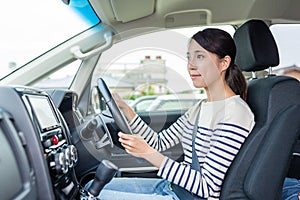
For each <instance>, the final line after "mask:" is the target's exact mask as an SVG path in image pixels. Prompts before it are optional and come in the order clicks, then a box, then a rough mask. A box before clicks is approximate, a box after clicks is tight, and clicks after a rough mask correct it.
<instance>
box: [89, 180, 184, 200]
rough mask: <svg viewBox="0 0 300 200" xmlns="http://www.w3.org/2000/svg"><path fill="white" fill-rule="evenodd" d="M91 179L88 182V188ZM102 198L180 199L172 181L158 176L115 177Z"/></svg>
mask: <svg viewBox="0 0 300 200" xmlns="http://www.w3.org/2000/svg"><path fill="white" fill-rule="evenodd" d="M90 184H91V181H90V182H89V183H87V185H86V186H85V188H88V187H89V185H90ZM98 198H99V199H101V200H111V199H114V200H129V199H130V200H153V199H155V200H180V199H179V198H178V197H177V196H176V194H175V193H174V192H173V191H172V189H171V187H170V182H169V181H167V180H164V179H158V178H113V179H112V180H111V181H110V182H109V183H108V184H107V185H106V186H105V187H104V188H103V190H102V191H101V192H100V194H99V196H98Z"/></svg>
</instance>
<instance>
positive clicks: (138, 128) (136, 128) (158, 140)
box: [129, 114, 188, 151]
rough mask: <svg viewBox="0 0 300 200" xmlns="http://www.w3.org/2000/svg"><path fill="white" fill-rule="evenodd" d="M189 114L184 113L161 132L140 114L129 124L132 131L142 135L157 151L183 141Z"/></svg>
mask: <svg viewBox="0 0 300 200" xmlns="http://www.w3.org/2000/svg"><path fill="white" fill-rule="evenodd" d="M187 116H188V114H184V115H182V116H181V117H179V118H178V119H177V121H176V122H175V123H173V124H172V125H171V126H170V127H169V128H168V129H165V130H163V131H161V132H155V131H154V130H153V129H151V128H150V127H149V126H148V125H147V124H146V123H145V122H144V121H143V120H142V119H141V118H140V117H139V116H138V115H136V116H135V117H134V118H133V120H132V121H131V122H130V123H129V125H130V127H131V129H132V132H133V133H134V134H139V135H140V136H142V137H143V138H144V140H145V141H146V142H147V143H148V144H149V145H150V146H151V147H153V148H154V149H156V150H157V151H164V150H166V149H168V148H170V147H172V146H175V145H176V144H178V143H179V142H180V141H181V138H182V133H183V128H184V127H185V126H184V124H185V123H186V120H187Z"/></svg>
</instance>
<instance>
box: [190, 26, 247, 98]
mask: <svg viewBox="0 0 300 200" xmlns="http://www.w3.org/2000/svg"><path fill="white" fill-rule="evenodd" d="M192 39H194V40H195V41H196V42H198V44H199V45H200V46H202V47H203V48H204V49H206V50H207V51H209V52H211V53H214V54H216V55H217V56H218V57H219V58H220V59H222V58H224V57H225V56H227V55H228V56H229V57H230V58H231V63H230V65H229V67H228V68H227V70H226V74H225V79H226V82H227V84H228V85H229V87H230V88H231V89H232V91H233V92H234V93H235V94H237V95H240V97H241V98H242V99H244V100H245V99H246V95H247V82H246V79H245V77H244V75H243V73H242V71H241V70H240V68H239V67H238V66H237V65H236V64H235V63H234V60H235V55H236V46H235V43H234V40H233V39H232V37H231V35H230V34H229V33H227V32H226V31H223V30H221V29H217V28H207V29H204V30H203V31H199V32H197V33H196V34H195V35H193V37H192Z"/></svg>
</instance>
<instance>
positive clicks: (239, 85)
mask: <svg viewBox="0 0 300 200" xmlns="http://www.w3.org/2000/svg"><path fill="white" fill-rule="evenodd" d="M225 80H226V82H227V84H228V85H229V87H230V88H231V89H232V91H233V92H234V93H235V94H237V95H240V97H241V98H242V99H244V100H246V97H247V81H246V79H245V76H244V75H243V73H242V71H241V70H240V68H239V67H238V66H237V65H236V64H232V65H231V66H229V67H228V69H227V71H226V74H225Z"/></svg>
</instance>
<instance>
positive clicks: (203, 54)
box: [187, 39, 222, 88]
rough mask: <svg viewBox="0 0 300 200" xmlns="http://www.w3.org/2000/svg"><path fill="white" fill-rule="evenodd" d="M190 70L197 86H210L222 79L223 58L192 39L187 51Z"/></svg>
mask: <svg viewBox="0 0 300 200" xmlns="http://www.w3.org/2000/svg"><path fill="white" fill-rule="evenodd" d="M187 58H188V65H187V68H188V72H189V74H190V77H191V79H192V81H193V84H194V86H195V87H196V88H202V87H203V88H209V87H210V86H213V84H215V83H216V82H217V81H220V79H221V72H222V69H221V67H220V63H221V59H219V58H218V56H217V55H216V54H214V53H210V52H208V51H207V50H205V49H204V48H203V47H202V46H200V45H199V44H198V43H197V42H196V41H195V40H194V39H192V40H191V42H190V44H189V48H188V52H187Z"/></svg>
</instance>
